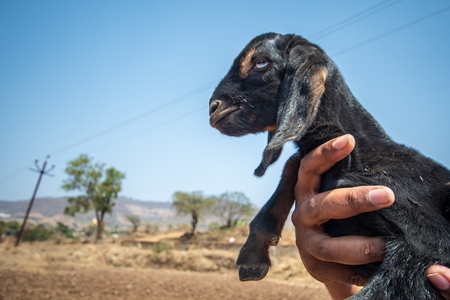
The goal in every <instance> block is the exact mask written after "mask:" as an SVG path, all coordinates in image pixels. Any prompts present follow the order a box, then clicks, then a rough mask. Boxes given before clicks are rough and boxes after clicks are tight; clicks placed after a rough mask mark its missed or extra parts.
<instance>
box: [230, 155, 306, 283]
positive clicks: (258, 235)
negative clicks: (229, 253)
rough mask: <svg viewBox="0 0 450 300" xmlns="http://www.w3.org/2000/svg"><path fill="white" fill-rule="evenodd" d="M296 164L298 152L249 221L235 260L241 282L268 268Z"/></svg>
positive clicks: (288, 202) (284, 216)
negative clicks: (244, 238) (246, 235)
mask: <svg viewBox="0 0 450 300" xmlns="http://www.w3.org/2000/svg"><path fill="white" fill-rule="evenodd" d="M299 166H300V155H299V154H298V153H297V154H294V155H293V156H291V158H290V159H289V160H288V161H287V163H286V165H285V167H284V170H283V174H282V176H281V180H280V183H279V184H278V187H277V189H276V190H275V192H274V193H273V195H272V196H271V197H270V199H269V201H267V203H266V204H265V205H264V206H263V208H261V210H260V211H259V212H258V214H257V215H256V217H255V218H254V219H253V221H252V222H251V223H250V234H249V236H248V238H247V241H246V242H245V244H244V245H243V246H242V248H241V251H240V253H239V257H238V259H237V265H238V266H239V279H240V280H241V281H247V280H260V279H263V278H264V277H265V276H266V274H267V272H268V271H269V267H270V258H269V246H276V245H277V244H278V241H279V240H280V237H281V230H282V229H283V226H284V223H285V221H286V219H287V217H288V215H289V211H290V210H291V207H292V204H293V203H294V187H295V184H296V182H297V174H298V168H299Z"/></svg>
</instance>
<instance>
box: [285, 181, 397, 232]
mask: <svg viewBox="0 0 450 300" xmlns="http://www.w3.org/2000/svg"><path fill="white" fill-rule="evenodd" d="M394 199H395V196H394V192H392V190H391V189H389V188H387V187H383V186H359V187H353V188H341V189H335V190H331V191H327V192H323V193H320V194H316V195H314V196H313V197H312V198H311V199H309V200H307V201H304V202H302V203H301V204H300V205H299V206H298V209H296V210H295V212H294V213H295V215H293V216H292V217H293V221H294V222H295V223H294V224H297V222H301V223H302V224H303V225H304V226H306V227H312V226H317V225H321V224H323V223H325V222H327V221H328V220H330V219H346V218H350V217H353V216H355V215H358V214H360V213H363V212H370V211H374V210H378V209H381V208H385V207H388V206H390V205H391V204H392V203H393V202H394Z"/></svg>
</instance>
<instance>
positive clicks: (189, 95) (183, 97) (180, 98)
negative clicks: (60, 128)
mask: <svg viewBox="0 0 450 300" xmlns="http://www.w3.org/2000/svg"><path fill="white" fill-rule="evenodd" d="M217 82H218V80H214V81H211V82H209V83H206V84H204V85H202V86H200V87H198V88H196V89H194V90H192V91H189V92H187V93H185V94H183V95H181V96H178V97H176V98H174V99H172V100H170V101H168V102H165V103H163V104H161V105H159V106H156V107H154V108H152V109H150V110H148V111H146V112H144V113H142V114H139V115H137V116H134V117H132V118H130V119H128V120H125V121H123V122H122V123H119V124H117V125H114V126H112V127H109V128H107V129H105V130H103V131H101V132H98V133H96V134H94V135H91V136H89V137H87V138H85V139H82V140H80V141H78V142H75V143H73V144H70V145H68V146H66V147H63V148H60V149H59V150H56V151H53V152H51V153H50V154H51V155H52V156H54V155H56V154H59V153H62V152H64V151H67V150H69V149H71V148H73V147H76V146H79V145H81V144H84V143H85V142H88V141H90V140H93V139H95V138H98V137H100V136H102V135H105V134H107V133H110V132H112V131H114V130H116V129H119V128H121V127H123V126H125V125H128V124H131V123H133V122H135V121H137V120H139V119H142V118H143V117H146V116H149V115H151V114H154V113H157V112H159V111H161V110H163V109H165V108H167V107H170V106H173V105H175V104H177V103H180V102H182V101H185V100H187V99H189V98H192V97H194V96H196V95H198V94H200V93H202V92H204V91H207V90H208V89H211V88H212V87H214V86H215V85H216V84H217ZM197 111H199V110H196V112H197ZM190 114H192V113H187V114H186V115H183V116H181V117H180V119H181V118H183V117H185V116H187V115H190ZM175 121H176V120H172V121H171V122H175ZM168 123H170V122H164V123H162V125H165V124H168ZM162 125H161V126H162ZM157 127H158V126H155V128H157ZM25 168H26V167H23V168H20V169H17V170H15V171H13V172H11V173H9V174H8V175H5V176H3V177H1V178H0V185H2V184H3V183H5V182H6V181H8V179H10V178H12V177H15V176H16V175H18V174H19V173H22V172H23V170H24V169H25Z"/></svg>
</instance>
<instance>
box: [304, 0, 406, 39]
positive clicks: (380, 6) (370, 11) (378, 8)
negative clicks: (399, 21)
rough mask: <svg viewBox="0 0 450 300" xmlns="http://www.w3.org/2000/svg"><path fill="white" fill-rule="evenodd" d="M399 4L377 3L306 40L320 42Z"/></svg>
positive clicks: (399, 0)
mask: <svg viewBox="0 0 450 300" xmlns="http://www.w3.org/2000/svg"><path fill="white" fill-rule="evenodd" d="M400 2H402V0H396V1H391V0H388V1H382V2H379V3H377V4H375V5H373V6H370V7H368V8H366V9H364V10H362V11H360V12H358V13H356V14H353V15H351V16H350V17H348V18H345V19H343V20H341V21H339V22H336V23H334V24H332V25H330V26H328V27H326V28H324V29H322V30H319V31H318V32H316V33H314V34H312V35H311V36H309V37H308V39H310V40H315V41H317V40H320V39H322V38H324V37H327V36H329V35H331V34H333V33H335V32H338V31H340V30H342V29H344V28H347V27H349V26H351V25H354V24H356V23H358V22H360V21H363V20H365V19H367V18H368V17H370V16H372V15H374V14H377V13H379V12H382V11H383V10H386V9H388V8H390V7H391V6H393V5H395V4H398V3H400Z"/></svg>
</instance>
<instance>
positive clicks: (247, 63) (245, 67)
mask: <svg viewBox="0 0 450 300" xmlns="http://www.w3.org/2000/svg"><path fill="white" fill-rule="evenodd" d="M255 50H256V46H255V47H253V48H251V49H250V50H249V51H248V52H247V54H246V55H245V57H244V58H243V59H242V60H241V67H240V69H239V75H240V76H241V78H247V76H248V72H250V70H251V69H252V68H253V64H252V56H253V53H255Z"/></svg>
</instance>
